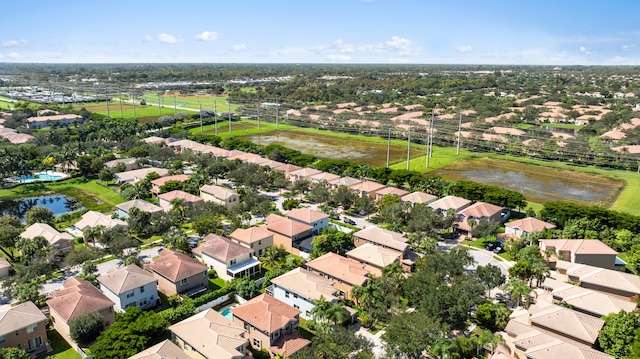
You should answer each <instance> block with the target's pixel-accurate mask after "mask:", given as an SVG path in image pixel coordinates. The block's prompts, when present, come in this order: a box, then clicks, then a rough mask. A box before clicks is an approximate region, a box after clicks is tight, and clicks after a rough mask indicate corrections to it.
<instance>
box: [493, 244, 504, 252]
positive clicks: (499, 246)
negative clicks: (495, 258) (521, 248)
mask: <svg viewBox="0 0 640 359" xmlns="http://www.w3.org/2000/svg"><path fill="white" fill-rule="evenodd" d="M497 243H498V244H497V245H496V246H495V247H494V248H493V253H495V254H498V253H502V252H504V243H502V242H497Z"/></svg>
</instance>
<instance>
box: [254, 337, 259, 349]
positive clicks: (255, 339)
mask: <svg viewBox="0 0 640 359" xmlns="http://www.w3.org/2000/svg"><path fill="white" fill-rule="evenodd" d="M253 346H254V347H256V348H260V339H258V338H253Z"/></svg>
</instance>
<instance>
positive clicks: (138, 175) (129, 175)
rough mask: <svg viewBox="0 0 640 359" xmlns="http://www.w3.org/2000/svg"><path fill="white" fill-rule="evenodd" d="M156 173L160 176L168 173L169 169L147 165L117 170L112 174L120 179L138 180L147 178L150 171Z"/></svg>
mask: <svg viewBox="0 0 640 359" xmlns="http://www.w3.org/2000/svg"><path fill="white" fill-rule="evenodd" d="M153 172H155V173H157V174H158V175H160V176H164V175H166V174H167V173H169V170H167V169H165V168H157V167H148V168H140V169H137V170H131V171H124V172H118V173H116V174H115V175H114V176H115V177H116V178H117V179H118V180H120V181H140V180H143V179H145V178H147V175H149V174H150V173H153Z"/></svg>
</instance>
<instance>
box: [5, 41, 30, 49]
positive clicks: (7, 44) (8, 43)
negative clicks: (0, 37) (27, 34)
mask: <svg viewBox="0 0 640 359" xmlns="http://www.w3.org/2000/svg"><path fill="white" fill-rule="evenodd" d="M26 44H27V40H9V41H5V42H4V43H3V44H2V47H20V46H24V45H26Z"/></svg>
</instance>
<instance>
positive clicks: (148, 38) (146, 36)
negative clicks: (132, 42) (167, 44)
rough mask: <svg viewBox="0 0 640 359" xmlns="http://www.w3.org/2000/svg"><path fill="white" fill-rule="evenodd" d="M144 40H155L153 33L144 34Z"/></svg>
mask: <svg viewBox="0 0 640 359" xmlns="http://www.w3.org/2000/svg"><path fill="white" fill-rule="evenodd" d="M144 41H146V42H149V41H153V36H151V35H144Z"/></svg>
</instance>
